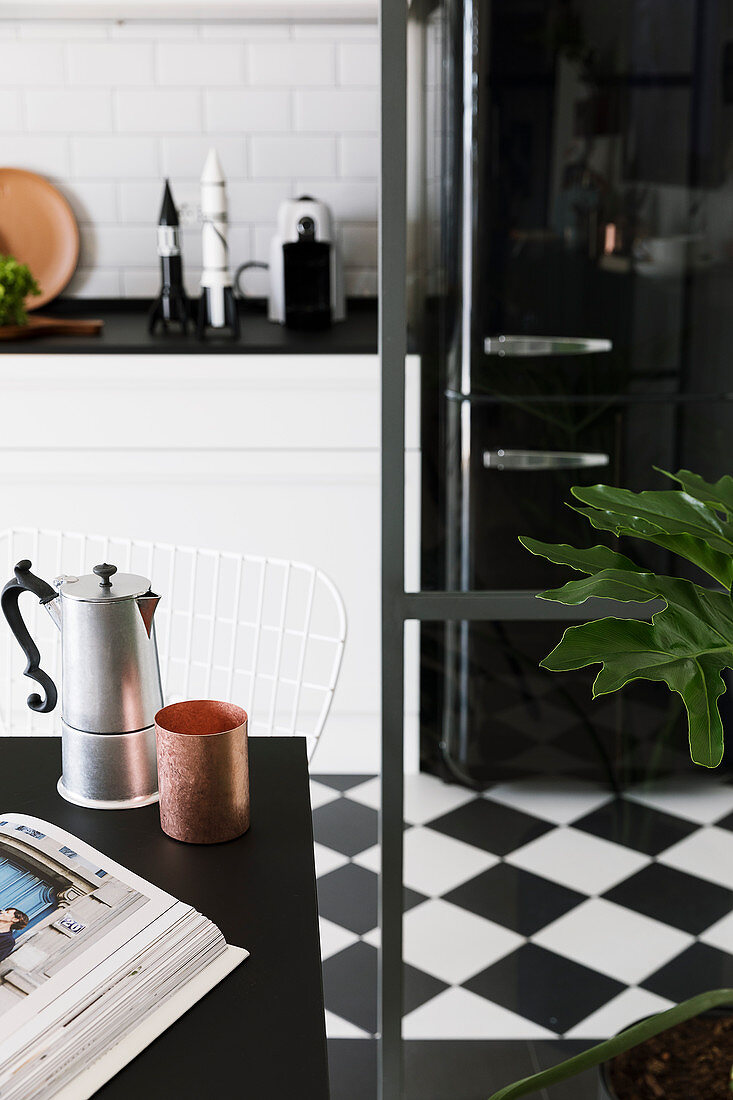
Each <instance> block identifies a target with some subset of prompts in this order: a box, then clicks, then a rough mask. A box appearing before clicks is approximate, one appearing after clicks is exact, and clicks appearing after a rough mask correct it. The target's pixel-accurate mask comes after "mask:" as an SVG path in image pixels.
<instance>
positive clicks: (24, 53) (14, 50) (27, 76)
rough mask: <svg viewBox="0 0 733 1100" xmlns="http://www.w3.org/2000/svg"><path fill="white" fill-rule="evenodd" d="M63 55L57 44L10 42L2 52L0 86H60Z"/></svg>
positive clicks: (60, 47) (62, 76) (61, 47)
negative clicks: (10, 44)
mask: <svg viewBox="0 0 733 1100" xmlns="http://www.w3.org/2000/svg"><path fill="white" fill-rule="evenodd" d="M63 79H64V53H63V46H62V45H61V44H60V43H59V42H13V44H12V46H6V47H5V48H4V49H3V59H2V64H0V84H10V85H14V86H15V87H23V86H27V87H29V88H33V87H38V86H39V85H49V84H61V83H62V82H63Z"/></svg>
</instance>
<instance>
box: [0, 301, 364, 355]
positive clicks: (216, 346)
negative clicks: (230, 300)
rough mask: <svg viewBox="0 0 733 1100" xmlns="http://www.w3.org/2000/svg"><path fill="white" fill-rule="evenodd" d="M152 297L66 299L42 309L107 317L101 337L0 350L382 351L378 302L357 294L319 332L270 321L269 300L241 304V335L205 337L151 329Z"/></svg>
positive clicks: (8, 345) (9, 344)
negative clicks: (343, 311) (335, 319)
mask: <svg viewBox="0 0 733 1100" xmlns="http://www.w3.org/2000/svg"><path fill="white" fill-rule="evenodd" d="M149 308H150V302H146V301H142V300H140V299H127V300H124V301H118V300H116V299H101V300H90V299H82V298H80V299H66V300H64V299H62V300H59V301H57V302H54V303H53V304H51V305H48V306H44V307H43V309H40V310H39V311H38V312H39V314H40V315H42V316H44V317H66V318H69V319H78V318H81V319H85V320H95V319H99V320H102V321H104V328H103V329H102V331H101V333H100V334H99V335H97V336H41V337H38V338H36V339H33V340H2V341H0V355H1V354H3V353H4V352H5V353H11V352H12V353H13V354H17V353H18V352H22V353H24V354H42V355H48V354H57V355H100V354H101V355H130V354H133V355H134V354H136V353H144V354H145V355H242V354H245V355H268V354H269V355H376V353H377V303H376V301H374V300H373V299H370V298H366V299H360V298H356V299H352V300H350V301H349V302H348V303H347V312H346V320H345V321H340V322H339V323H338V324H336V325H332V326H331V327H330V328H327V329H322V330H316V331H313V332H308V331H303V330H301V329H292V328H286V327H285V326H284V325H278V324H275V323H273V322H272V321H268V320H267V311H266V307H265V305H264V303H259V302H257V301H254V302H247V303H240V334H239V338H238V339H236V340H232V339H231V338H230V337H229V335H228V334H223V333H222V334H218V333H216V332H215V331H213V330H209V332H208V335H207V338H206V339H205V340H198V339H197V338H196V336H195V335H194V333H193V331H192V330H190V331H189V334H188V335H187V336H182V335H181V334H180V332H179V331H177V330H176V328H175V327H173V326H172V327H171V330H170V331H169V332H168V333H164V332H162V331H161V330H160V329H159V330H158V331H157V332H156V334H155V335H153V336H151V335H150V333H149V332H148V320H147V319H148V310H149Z"/></svg>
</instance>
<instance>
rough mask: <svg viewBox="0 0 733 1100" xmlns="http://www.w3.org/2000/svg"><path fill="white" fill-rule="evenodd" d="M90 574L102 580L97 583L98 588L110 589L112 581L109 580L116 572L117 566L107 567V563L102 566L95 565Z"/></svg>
mask: <svg viewBox="0 0 733 1100" xmlns="http://www.w3.org/2000/svg"><path fill="white" fill-rule="evenodd" d="M92 572H93V573H96V574H97V576H98V577H101V578H102V579H101V581H100V582H99V587H100V588H111V587H112V581H111V580H110V577H111V576H113V575H114V574H115V573H116V572H117V566H116V565H107V563H106V562H105V563H104V564H103V565H95V566H94V569H93V570H92Z"/></svg>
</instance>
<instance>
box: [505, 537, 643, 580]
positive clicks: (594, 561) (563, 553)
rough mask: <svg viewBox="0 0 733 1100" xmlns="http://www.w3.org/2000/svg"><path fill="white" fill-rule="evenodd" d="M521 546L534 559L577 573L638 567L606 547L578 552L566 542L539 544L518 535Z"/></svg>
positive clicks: (634, 568) (534, 540) (589, 548)
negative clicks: (537, 558) (544, 560)
mask: <svg viewBox="0 0 733 1100" xmlns="http://www.w3.org/2000/svg"><path fill="white" fill-rule="evenodd" d="M519 541H520V542H521V544H522V546H524V547H525V548H526V549H527V550H529V552H530V554H534V555H535V557H539V558H547V560H548V561H551V562H553V563H554V564H555V565H568V566H569V567H570V568H571V569H575V571H576V572H578V573H596V572H597V571H598V570H600V569H630V570H637V569H638V568H639V567H638V566H637V565H635V564H634V562H633V561H631V559H630V558H627V557H625V556H624V555H623V554H617V553H616V552H615V551H614V550H611V549H610V548H609V547H608V546H590V547H588V549H587V550H578V549H577V548H576V547H575V546H568V544H567V543H566V542H562V543H559V542H558V543H555V542H539V541H538V540H537V539H531V538H529V537H528V536H527V535H520V536H519Z"/></svg>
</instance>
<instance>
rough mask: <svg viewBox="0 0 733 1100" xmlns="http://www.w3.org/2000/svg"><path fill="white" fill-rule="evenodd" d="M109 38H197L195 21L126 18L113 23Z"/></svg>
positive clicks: (143, 39)
mask: <svg viewBox="0 0 733 1100" xmlns="http://www.w3.org/2000/svg"><path fill="white" fill-rule="evenodd" d="M109 36H110V38H124V39H130V38H138V39H141V40H142V41H144V42H148V41H150V39H151V38H152V39H156V38H164V39H167V40H168V41H171V40H172V39H179V38H198V36H199V26H198V24H197V23H151V22H148V20H147V19H127V20H123V21H121V22H119V23H113V24H112V25H111V26H110V28H109Z"/></svg>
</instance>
